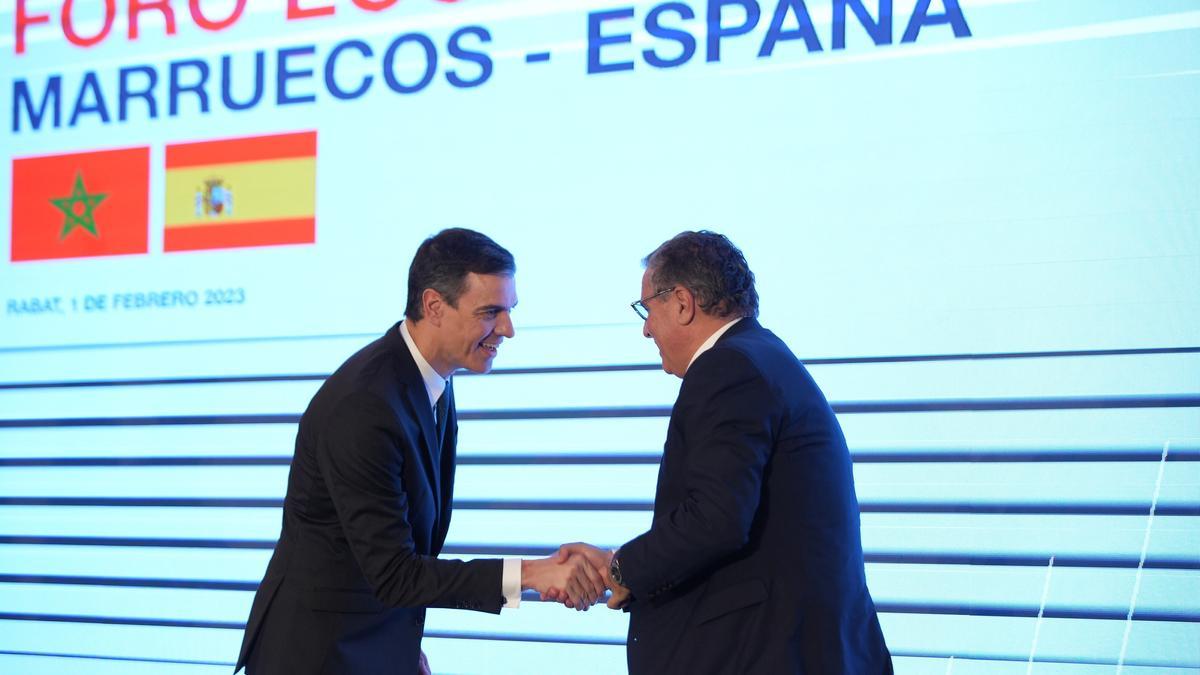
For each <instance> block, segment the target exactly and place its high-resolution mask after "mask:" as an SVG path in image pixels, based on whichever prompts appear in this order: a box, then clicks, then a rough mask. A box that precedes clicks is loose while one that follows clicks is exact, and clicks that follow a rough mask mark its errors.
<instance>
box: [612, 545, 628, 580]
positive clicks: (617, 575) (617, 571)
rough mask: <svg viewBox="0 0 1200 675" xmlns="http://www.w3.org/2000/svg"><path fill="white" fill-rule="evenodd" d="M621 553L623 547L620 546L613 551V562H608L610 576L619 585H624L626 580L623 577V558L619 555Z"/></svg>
mask: <svg viewBox="0 0 1200 675" xmlns="http://www.w3.org/2000/svg"><path fill="white" fill-rule="evenodd" d="M620 553H621V549H619V548H618V549H617V550H615V551H613V556H612V562H610V563H608V576H610V577H612V580H613V582H614V583H616V584H617V585H618V586H624V585H625V582H624V580H623V579H621V559H620V558H618V557H617V556H618V555H620Z"/></svg>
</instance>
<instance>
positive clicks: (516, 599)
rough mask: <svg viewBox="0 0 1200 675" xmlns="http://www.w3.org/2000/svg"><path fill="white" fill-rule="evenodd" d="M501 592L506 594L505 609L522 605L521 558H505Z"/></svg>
mask: <svg viewBox="0 0 1200 675" xmlns="http://www.w3.org/2000/svg"><path fill="white" fill-rule="evenodd" d="M500 594H501V595H503V596H504V604H503V605H500V606H501V607H503V608H505V609H517V608H518V607H520V606H521V559H520V558H505V559H504V576H503V577H501V580H500Z"/></svg>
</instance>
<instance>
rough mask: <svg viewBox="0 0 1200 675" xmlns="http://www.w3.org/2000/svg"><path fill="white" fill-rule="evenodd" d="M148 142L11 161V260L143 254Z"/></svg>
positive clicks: (147, 209) (147, 228) (146, 224)
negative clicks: (134, 145)
mask: <svg viewBox="0 0 1200 675" xmlns="http://www.w3.org/2000/svg"><path fill="white" fill-rule="evenodd" d="M149 195H150V148H149V147H139V148H124V149H120V150H100V151H96V152H81V153H75V154H68V155H46V156H41V157H21V158H17V159H14V160H13V161H12V233H11V234H12V246H11V248H10V249H9V257H10V259H11V260H12V261H13V262H20V261H29V260H52V259H58V258H88V257H93V256H106V255H128V254H132V253H146V251H147V249H148V244H147V239H148V235H149V231H150V217H149V213H150V205H149V204H150V202H149Z"/></svg>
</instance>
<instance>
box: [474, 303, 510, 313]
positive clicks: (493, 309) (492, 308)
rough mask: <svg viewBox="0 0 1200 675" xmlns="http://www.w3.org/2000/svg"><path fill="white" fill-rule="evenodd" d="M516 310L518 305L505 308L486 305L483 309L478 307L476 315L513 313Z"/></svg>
mask: <svg viewBox="0 0 1200 675" xmlns="http://www.w3.org/2000/svg"><path fill="white" fill-rule="evenodd" d="M516 308H517V305H516V303H513V306H512V307H505V306H504V305H484V306H483V307H477V308H476V309H475V313H476V314H482V313H484V312H511V311H513V310H514V309H516Z"/></svg>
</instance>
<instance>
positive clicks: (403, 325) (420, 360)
mask: <svg viewBox="0 0 1200 675" xmlns="http://www.w3.org/2000/svg"><path fill="white" fill-rule="evenodd" d="M400 337H402V338H404V344H406V345H408V351H409V353H411V354H412V357H413V361H416V362H417V370H419V371H421V379H422V380H424V381H425V392H426V393H428V394H429V405H430V407H433V406H436V405H437V401H438V399H439V398H441V397H442V392H444V391H446V383H447V382H449V380H443V379H442V376H441V375H438V372H437V371H436V370H434V369H433V366H431V365H429V362H428V361H426V360H425V356H424V355H422V354H421V350H420V349H417V343H415V342H413V339H412V336H411V335H409V334H408V319H405V320H404V321H401V322H400Z"/></svg>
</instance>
